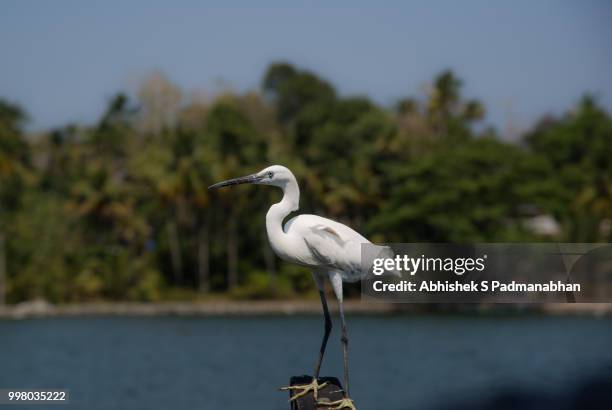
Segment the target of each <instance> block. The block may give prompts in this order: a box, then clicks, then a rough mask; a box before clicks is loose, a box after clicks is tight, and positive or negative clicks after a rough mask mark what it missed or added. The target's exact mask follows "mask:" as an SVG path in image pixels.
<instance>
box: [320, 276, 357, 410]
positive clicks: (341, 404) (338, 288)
mask: <svg viewBox="0 0 612 410" xmlns="http://www.w3.org/2000/svg"><path fill="white" fill-rule="evenodd" d="M329 279H330V281H331V284H332V287H333V289H334V293H335V294H336V298H337V299H338V307H339V310H340V320H341V322H342V335H341V338H340V341H341V343H342V356H343V358H344V398H343V399H342V400H337V401H333V402H329V401H317V406H327V407H328V408H330V409H331V410H341V409H350V410H356V408H355V404H354V403H353V400H351V398H350V397H349V370H348V332H347V329H346V320H345V318H344V304H343V292H342V275H341V274H340V272H336V271H333V272H330V273H329Z"/></svg>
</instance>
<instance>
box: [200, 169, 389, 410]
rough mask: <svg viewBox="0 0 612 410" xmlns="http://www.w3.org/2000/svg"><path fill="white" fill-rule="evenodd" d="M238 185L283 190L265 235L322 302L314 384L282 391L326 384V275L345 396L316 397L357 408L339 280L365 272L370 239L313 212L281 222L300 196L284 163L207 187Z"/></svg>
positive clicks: (353, 278)
mask: <svg viewBox="0 0 612 410" xmlns="http://www.w3.org/2000/svg"><path fill="white" fill-rule="evenodd" d="M237 184H260V185H273V186H276V187H279V188H281V189H282V190H283V199H282V200H281V201H280V202H279V203H277V204H274V205H272V206H271V207H270V209H269V210H268V213H267V214H266V230H267V233H268V240H269V242H270V245H271V247H272V249H273V250H274V252H275V253H276V255H278V256H279V257H280V258H281V259H283V260H286V261H288V262H293V263H297V264H299V265H303V266H307V267H309V268H310V269H311V271H312V276H313V277H314V280H315V283H316V285H317V288H318V290H319V294H320V297H321V304H322V305H323V314H324V317H325V333H324V335H323V340H322V342H321V349H320V351H319V355H318V356H317V360H316V364H315V369H314V375H313V379H312V383H310V384H307V385H301V386H290V387H285V388H283V390H299V392H298V393H296V394H294V395H293V397H292V399H291V400H295V399H297V398H298V397H301V396H303V395H305V394H307V393H308V392H310V391H312V392H313V395H314V398H315V400H317V399H318V397H317V393H318V389H319V388H321V387H323V386H324V385H325V383H322V384H319V382H318V379H319V371H320V369H321V363H322V361H323V355H324V354H325V348H326V346H327V340H328V338H329V334H330V332H331V328H332V322H331V318H330V315H329V310H328V307H327V300H326V298H325V292H324V280H325V277H327V278H329V281H330V282H331V285H332V287H333V290H334V293H335V295H336V298H337V300H338V306H339V310H340V320H341V322H342V336H341V342H342V352H343V357H344V398H343V399H342V400H339V401H336V402H331V403H329V402H319V404H321V405H326V406H335V407H334V409H343V408H349V409H353V410H355V405H354V404H353V401H352V400H351V399H350V396H349V373H348V334H347V329H346V321H345V318H344V309H343V303H342V283H343V282H356V281H358V280H360V279H361V277H362V275H363V274H365V272H362V269H361V244H364V243H370V241H368V240H367V239H366V238H364V237H363V236H361V235H360V234H359V233H357V232H355V231H354V230H352V229H351V228H349V227H348V226H346V225H343V224H340V223H338V222H335V221H332V220H330V219H326V218H322V217H320V216H317V215H298V216H296V217H294V218H292V219H290V220H289V221H288V222H287V223H286V224H285V225H284V226H283V221H284V219H285V218H286V217H287V216H288V215H289V214H290V213H291V212H294V211H297V210H298V207H299V201H300V189H299V187H298V184H297V181H296V179H295V177H294V176H293V174H292V173H291V171H290V170H289V169H287V168H285V167H283V166H280V165H272V166H270V167H268V168H266V169H264V170H262V171H260V172H258V173H256V174H252V175H247V176H244V177H240V178H235V179H230V180H227V181H223V182H219V183H217V184H214V185H212V186H210V187H209V189H216V188H220V187H224V186H229V185H237ZM381 249H382V247H381ZM385 249H388V248H385Z"/></svg>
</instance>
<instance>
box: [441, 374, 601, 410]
mask: <svg viewBox="0 0 612 410" xmlns="http://www.w3.org/2000/svg"><path fill="white" fill-rule="evenodd" d="M611 369H612V365H611V366H608V368H607V374H603V373H602V374H600V375H598V376H593V377H592V378H590V379H588V380H586V381H583V382H579V383H577V384H576V385H575V386H572V387H571V388H568V389H566V391H561V392H558V393H556V394H544V393H542V392H540V391H537V390H507V391H505V392H500V393H497V394H494V395H492V396H490V397H487V398H479V399H475V400H465V401H461V402H456V403H452V404H450V403H449V404H445V405H442V406H438V407H434V408H433V409H434V410H457V409H470V410H548V409H550V410H553V409H554V410H610V409H612V374H611V372H610V371H611Z"/></svg>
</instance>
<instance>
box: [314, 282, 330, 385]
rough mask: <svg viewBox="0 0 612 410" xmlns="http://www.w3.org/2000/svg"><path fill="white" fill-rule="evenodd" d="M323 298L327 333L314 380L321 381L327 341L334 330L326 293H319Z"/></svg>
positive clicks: (320, 351)
mask: <svg viewBox="0 0 612 410" xmlns="http://www.w3.org/2000/svg"><path fill="white" fill-rule="evenodd" d="M319 295H320V296H321V305H323V315H324V316H325V333H324V334H323V340H322V341H321V349H320V350H319V357H318V358H317V363H316V364H315V371H314V378H315V379H316V380H317V379H319V372H320V371H321V363H322V362H323V356H324V355H325V348H326V347H327V340H328V339H329V334H330V333H331V330H332V321H331V317H330V315H329V309H328V308H327V299H326V298H325V292H323V291H322V290H320V291H319Z"/></svg>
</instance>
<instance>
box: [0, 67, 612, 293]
mask: <svg viewBox="0 0 612 410" xmlns="http://www.w3.org/2000/svg"><path fill="white" fill-rule="evenodd" d="M461 90H462V82H461V80H460V79H459V78H458V77H457V76H456V75H455V74H454V73H453V72H451V71H445V72H442V73H440V74H439V75H437V76H436V77H435V78H434V79H433V81H432V82H431V84H430V86H429V87H428V90H427V92H426V95H424V96H422V97H407V98H404V99H402V100H401V101H399V102H398V103H397V104H396V105H395V106H394V107H391V108H389V107H382V106H380V105H378V104H376V103H374V102H373V101H372V100H370V99H369V98H367V97H366V96H342V95H339V93H338V92H337V91H336V89H335V88H334V86H333V85H332V84H331V83H330V82H329V81H327V80H325V79H324V78H322V77H320V76H319V75H317V74H316V73H314V72H312V71H309V70H306V69H302V68H299V67H295V66H293V65H291V64H288V63H284V62H280V63H274V64H271V65H270V66H269V67H268V69H267V71H266V73H265V74H264V76H263V79H262V82H261V87H260V89H259V90H256V91H249V92H246V93H233V92H224V93H221V94H220V95H217V96H215V97H214V98H206V97H204V96H201V95H197V94H192V95H187V94H186V93H185V92H184V91H183V90H181V89H180V88H179V87H177V86H175V85H174V84H173V83H172V82H171V81H170V80H169V79H168V78H167V77H166V76H165V75H163V74H162V73H153V74H151V75H149V76H147V77H146V78H145V79H144V80H143V82H142V84H141V86H140V88H139V90H138V92H137V93H134V94H135V95H130V94H127V93H119V94H117V95H116V96H114V97H113V98H112V99H111V100H110V101H109V103H108V106H107V107H106V109H105V111H104V112H103V113H102V115H101V116H100V118H99V120H98V121H97V122H96V123H95V124H91V125H86V126H83V125H75V124H67V125H65V126H62V127H59V128H57V129H52V130H49V131H46V132H41V133H28V132H26V131H25V125H26V124H27V114H26V112H25V111H24V110H23V108H21V107H19V106H17V105H15V104H12V103H10V102H8V101H6V100H0V298H2V300H6V302H8V303H16V302H19V301H23V300H29V299H33V298H45V299H47V300H49V301H52V302H77V301H92V300H160V299H183V298H185V299H193V298H197V297H215V296H214V295H217V294H223V293H227V294H229V295H230V296H232V297H236V298H274V297H291V296H294V295H298V294H302V293H304V292H308V291H311V290H312V284H311V279H310V278H309V273H308V272H307V271H305V270H304V269H302V268H299V267H295V266H291V265H289V264H281V263H278V262H277V260H276V258H275V256H274V254H273V253H272V250H271V249H270V248H269V246H268V244H267V239H266V236H265V226H264V216H265V212H266V210H267V208H268V207H269V205H270V204H271V203H272V202H274V201H277V200H278V199H279V198H280V195H281V194H280V191H278V190H275V189H253V188H252V187H251V188H249V187H240V188H236V189H231V190H219V191H215V192H209V191H208V190H207V187H208V186H209V185H211V184H212V183H214V182H217V181H220V180H224V179H228V178H231V177H235V176H240V175H244V174H249V173H252V172H255V171H257V170H259V169H261V168H264V167H265V166H267V165H270V164H275V163H276V164H283V165H285V166H287V167H289V168H290V169H292V170H293V172H294V173H295V175H296V177H297V178H298V181H299V183H300V186H301V192H302V198H301V208H300V212H307V213H316V214H319V215H324V216H327V217H330V218H333V219H337V220H339V221H341V222H344V223H346V224H348V225H350V226H352V227H354V228H355V229H357V230H358V231H360V232H363V233H364V234H365V235H366V236H368V237H369V238H371V239H372V240H373V241H377V242H384V241H389V242H391V241H395V242H416V241H420V242H473V241H488V242H508V241H548V240H554V241H564V242H598V241H610V239H612V229H611V226H610V224H611V221H612V165H611V161H610V156H611V154H612V119H611V118H610V115H609V113H607V112H606V110H604V109H603V108H602V107H601V106H600V105H599V104H598V102H597V100H596V99H595V98H593V97H591V96H585V97H584V98H583V99H582V100H581V101H579V102H578V103H577V104H575V105H574V106H573V107H571V108H570V109H569V110H568V112H567V113H566V114H564V115H561V116H557V117H554V116H545V117H544V118H542V119H541V120H540V121H539V122H538V123H537V124H536V125H535V126H534V127H533V128H532V129H530V130H529V131H527V132H525V133H524V134H523V135H522V136H521V137H520V138H519V139H518V140H517V141H513V142H508V141H505V140H504V139H502V138H500V136H499V135H498V133H497V131H496V130H495V129H493V128H491V127H484V126H482V125H480V124H481V123H482V120H483V119H484V117H485V107H484V106H483V104H482V103H481V102H479V101H477V100H470V99H466V98H464V96H463V95H462V94H461ZM537 216H547V217H548V218H549V219H550V220H552V221H554V222H555V223H556V226H557V227H558V229H556V230H553V231H551V232H541V231H539V230H538V229H534V226H533V224H531V223H530V221H533V218H534V217H537ZM202 295H204V296H202Z"/></svg>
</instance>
